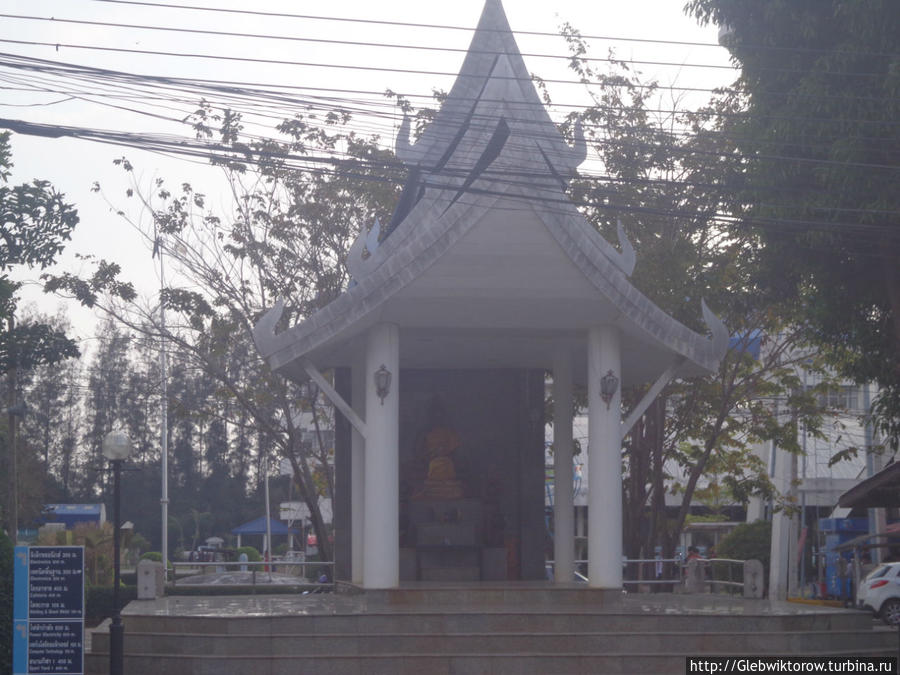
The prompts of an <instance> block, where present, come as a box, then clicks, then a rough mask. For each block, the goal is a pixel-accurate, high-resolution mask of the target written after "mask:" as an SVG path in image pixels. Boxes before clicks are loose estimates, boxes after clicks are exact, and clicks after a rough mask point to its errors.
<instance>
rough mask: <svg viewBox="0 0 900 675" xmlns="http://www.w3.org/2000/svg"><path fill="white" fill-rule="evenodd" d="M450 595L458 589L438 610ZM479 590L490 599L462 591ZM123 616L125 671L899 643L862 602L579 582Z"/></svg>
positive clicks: (637, 668)
mask: <svg viewBox="0 0 900 675" xmlns="http://www.w3.org/2000/svg"><path fill="white" fill-rule="evenodd" d="M407 591H409V592H407ZM451 591H455V592H457V593H459V594H460V596H459V597H457V598H456V602H454V603H448V606H441V605H440V604H439V603H438V602H437V601H438V600H441V601H445V600H447V599H448V596H447V595H446V594H447V593H450V592H451ZM484 593H487V594H488V596H489V598H490V601H489V602H488V601H486V602H481V601H477V600H474V599H472V597H470V596H472V594H475V595H477V596H478V597H483V594H484ZM463 596H464V597H463ZM473 597H474V596H473ZM585 597H586V598H587V600H588V601H586V600H585ZM529 598H530V599H531V600H532V601H534V602H533V604H529V603H528V602H526V600H527V599H529ZM617 600H618V603H617ZM660 602H663V603H668V606H669V610H668V611H667V610H666V609H665V608H664V605H660V604H659V603H660ZM551 603H552V604H551ZM654 603H656V604H654ZM123 614H124V616H123V620H124V623H125V655H126V656H125V672H127V673H129V675H142V674H144V673H153V674H154V675H156V674H157V673H162V674H163V675H222V673H228V674H229V675H231V674H233V673H237V674H241V673H247V674H248V675H280V674H281V673H291V675H295V674H297V673H299V674H303V673H315V675H329V674H333V675H344V674H350V675H373V674H375V675H377V674H378V673H390V674H391V675H405V674H406V673H415V674H416V675H421V674H425V675H431V674H437V675H441V674H442V673H446V674H447V675H451V674H452V675H457V674H463V675H464V674H467V673H491V674H496V673H511V674H513V673H514V674H519V673H523V674H525V675H527V674H528V673H541V674H544V675H546V674H550V675H552V674H554V673H568V674H579V673H592V674H593V673H609V674H617V673H664V674H665V673H683V672H685V658H686V657H687V656H697V655H705V656H734V655H754V656H760V655H766V654H768V655H785V654H790V655H819V656H820V655H847V656H866V655H868V656H892V655H895V654H896V645H897V637H896V633H895V632H894V631H890V630H883V629H874V630H873V625H874V624H873V621H872V618H871V616H870V615H869V614H867V613H864V612H852V611H846V610H841V609H835V610H820V609H817V608H814V609H811V610H807V609H803V610H797V609H796V608H792V607H790V606H786V605H784V604H782V605H781V606H779V607H773V606H771V605H770V604H767V603H752V602H751V603H742V602H734V601H728V602H726V603H725V604H723V602H722V600H721V599H715V598H693V599H690V598H689V599H684V598H668V599H663V600H662V601H660V600H659V599H655V600H654V599H652V598H649V599H645V598H641V597H638V598H631V599H630V600H629V602H627V603H624V602H622V601H621V599H619V598H617V597H612V596H609V595H608V594H606V595H604V594H603V593H600V594H596V595H594V596H593V597H592V596H591V594H590V592H588V593H584V590H583V589H578V594H571V595H570V594H568V593H567V592H565V590H564V591H563V592H562V593H560V592H559V591H555V592H553V593H550V594H548V593H545V592H543V591H540V590H539V589H538V590H537V592H533V591H532V589H522V588H517V589H512V591H510V589H509V588H502V587H498V588H495V589H492V588H485V587H481V588H478V589H452V588H438V589H434V588H431V589H404V590H403V591H400V592H396V591H389V592H384V593H378V592H375V593H371V592H367V594H366V595H364V596H361V597H360V596H354V597H351V598H350V599H349V600H348V598H347V597H341V596H340V595H334V596H331V597H327V598H326V597H316V598H310V597H308V596H306V597H302V596H301V597H290V596H286V597H280V598H276V599H269V598H255V597H243V598H242V597H231V598H230V597H220V598H215V599H199V598H191V599H182V598H167V599H164V600H161V601H156V602H150V603H146V604H141V603H139V602H138V603H132V604H131V605H129V607H128V608H127V609H126V611H125V612H124V613H123ZM105 630H108V628H107V627H106V626H105V625H104V626H102V627H101V630H98V631H97V632H95V633H94V635H93V638H92V651H91V653H90V654H88V655H87V656H86V672H87V673H89V674H100V673H105V672H107V665H108V658H109V656H108V646H109V636H108V633H106V632H104V631H105Z"/></svg>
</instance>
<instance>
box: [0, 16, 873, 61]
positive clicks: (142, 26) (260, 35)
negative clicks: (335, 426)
mask: <svg viewBox="0 0 900 675" xmlns="http://www.w3.org/2000/svg"><path fill="white" fill-rule="evenodd" d="M0 18H6V19H19V20H23V21H49V22H53V23H72V24H78V25H86V26H104V27H109V28H128V29H135V30H150V31H165V32H173V33H191V34H194V35H215V36H221V37H238V38H253V39H261V40H284V41H290V42H310V43H316V44H332V45H341V46H349V47H378V48H388V49H408V50H417V51H434V52H446V53H462V54H468V53H472V54H484V55H489V56H496V55H500V54H502V53H503V52H497V51H485V50H477V49H476V50H469V49H466V48H464V47H437V46H434V45H421V44H420V45H415V44H408V43H399V42H395V43H388V42H364V41H359V40H335V39H326V38H310V37H299V36H294V35H269V34H263V33H243V32H238V31H222V30H210V29H202V28H180V27H176V26H148V25H146V24H131V23H117V22H112V21H90V20H87V19H63V18H60V17H57V16H53V17H43V16H29V15H24V14H0ZM557 37H560V36H559V34H557ZM521 55H522V56H524V57H529V58H539V59H559V60H566V61H568V60H570V59H571V58H572V57H571V56H569V55H565V54H543V53H535V52H521ZM578 60H580V61H585V62H598V63H617V62H624V63H630V64H633V65H645V66H675V67H678V68H709V69H716V70H729V71H736V68H735V67H734V66H731V65H724V64H718V63H683V62H673V61H640V60H635V59H617V58H601V57H586V56H579V57H578ZM874 74H876V75H877V73H874Z"/></svg>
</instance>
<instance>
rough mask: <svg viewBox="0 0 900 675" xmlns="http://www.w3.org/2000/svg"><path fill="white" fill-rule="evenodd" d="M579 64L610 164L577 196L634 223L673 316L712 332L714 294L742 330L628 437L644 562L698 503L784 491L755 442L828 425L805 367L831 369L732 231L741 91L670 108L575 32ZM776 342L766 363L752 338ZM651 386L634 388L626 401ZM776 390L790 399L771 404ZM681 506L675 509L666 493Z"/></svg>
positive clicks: (608, 223)
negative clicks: (595, 59) (727, 224)
mask: <svg viewBox="0 0 900 675" xmlns="http://www.w3.org/2000/svg"><path fill="white" fill-rule="evenodd" d="M564 36H565V37H566V39H567V40H568V41H569V44H570V49H571V53H572V60H571V67H572V69H573V70H574V72H575V73H576V75H577V76H578V77H579V78H581V79H582V81H583V82H584V83H585V85H586V91H587V92H588V93H589V95H590V96H591V97H592V100H593V105H592V106H590V107H589V108H587V109H586V110H585V111H584V112H581V113H573V114H571V115H570V116H569V119H568V120H567V122H566V124H564V125H563V132H564V133H570V132H571V131H572V129H573V128H574V126H575V121H576V119H579V118H580V120H581V122H582V123H583V125H584V129H585V136H586V138H587V141H588V143H589V145H590V146H592V148H593V150H594V151H595V153H596V155H597V156H598V157H599V159H600V161H601V167H602V168H601V169H600V170H597V169H596V167H592V172H591V173H590V174H586V175H581V176H578V177H576V179H575V180H574V181H573V182H572V185H571V193H572V196H573V198H574V199H575V200H576V201H577V202H578V203H580V204H582V205H583V209H582V210H583V213H584V214H585V216H586V217H587V218H588V219H589V220H590V221H591V222H592V223H593V224H594V225H595V226H596V227H597V228H598V229H599V230H600V231H601V232H602V233H603V234H604V236H605V237H606V238H607V239H608V240H612V241H615V240H616V239H617V232H616V230H617V224H618V223H620V222H621V224H622V225H623V226H624V229H625V231H626V233H627V235H628V238H629V239H630V241H631V242H632V244H633V245H634V248H635V250H636V253H637V266H636V267H635V270H634V274H633V283H634V284H635V286H637V287H638V288H640V289H641V290H642V291H643V292H644V293H646V294H647V295H648V296H649V297H650V299H651V300H653V302H655V303H656V304H657V305H658V306H659V307H661V308H662V309H663V310H664V311H666V312H667V313H668V314H670V315H671V316H673V317H674V318H676V319H678V320H679V321H681V322H682V323H684V324H686V325H688V326H690V327H691V328H693V329H694V330H697V331H700V332H703V331H704V330H705V327H704V325H703V324H702V322H701V320H700V312H699V305H700V299H701V298H704V299H705V300H706V301H707V302H708V303H709V304H710V305H711V306H712V307H713V308H714V309H715V311H716V312H717V313H719V315H720V316H721V317H722V318H723V319H724V321H725V323H726V325H727V326H728V327H729V329H730V330H731V332H732V335H733V336H734V338H735V344H734V348H733V349H731V350H730V351H729V353H728V354H727V355H726V357H725V359H724V360H723V362H722V364H721V366H720V368H719V371H718V372H717V373H715V374H714V375H711V376H708V377H705V378H694V379H691V380H676V381H674V382H672V383H670V384H669V385H668V386H667V387H665V388H664V390H663V392H662V393H661V395H660V396H659V398H658V399H657V401H656V402H655V403H654V405H652V406H651V407H650V409H649V410H648V412H647V413H646V414H645V415H644V416H643V418H642V419H641V420H639V422H638V423H637V425H636V426H635V428H634V430H633V431H632V432H631V433H630V434H629V435H628V436H627V437H626V439H625V455H624V458H623V474H624V490H623V492H624V497H625V504H624V505H623V506H624V517H625V521H626V526H625V532H626V541H625V542H624V543H625V551H626V554H627V555H629V556H630V557H644V556H645V555H648V554H649V552H652V551H653V549H654V547H655V546H657V545H661V546H663V548H664V551H665V552H666V555H667V556H670V555H672V553H673V552H674V548H675V546H676V545H677V542H678V539H679V536H680V533H681V530H682V529H683V527H684V524H685V522H686V519H687V517H688V515H689V514H690V512H691V509H692V507H693V506H694V505H696V504H697V503H700V502H708V503H712V504H721V503H729V504H734V503H738V504H740V503H746V502H747V501H748V500H749V498H750V497H751V496H752V495H759V494H762V495H766V496H770V495H772V494H773V486H772V485H771V483H770V481H769V479H768V476H767V472H766V467H765V465H764V462H763V461H762V460H761V459H760V458H759V457H758V456H756V455H755V454H754V452H753V447H754V444H756V443H759V442H761V441H764V440H766V441H770V440H773V439H775V440H778V441H779V443H780V444H782V446H783V447H788V448H791V449H793V450H795V451H797V452H799V451H800V448H799V447H798V446H797V443H796V423H797V419H802V420H803V422H804V424H805V426H806V427H807V428H808V429H809V430H810V431H811V432H812V433H816V431H817V429H818V426H819V424H820V422H821V410H820V409H819V408H818V407H817V406H815V405H814V398H813V397H812V396H810V395H807V394H804V393H802V392H799V391H798V390H799V389H800V379H799V377H798V372H799V370H798V368H799V367H800V366H801V364H802V366H803V367H804V368H806V369H807V370H811V371H818V372H821V373H824V372H825V368H824V364H823V362H822V360H821V358H819V357H818V355H817V354H816V353H815V351H814V350H812V349H811V348H810V347H809V345H808V341H807V339H806V337H805V336H804V335H803V334H802V332H801V331H798V330H796V328H795V327H793V324H792V321H793V319H794V317H795V313H794V311H793V308H792V307H791V305H790V303H777V302H772V300H771V299H770V298H765V297H761V296H760V294H759V293H758V289H759V274H760V273H759V267H758V261H757V257H756V252H757V250H758V247H759V240H758V235H757V233H756V232H754V231H753V230H750V229H735V230H734V231H732V230H729V229H726V228H724V227H723V226H722V224H721V223H720V221H719V218H718V213H719V210H720V205H721V203H722V201H723V199H725V198H726V196H727V194H728V191H729V189H730V186H731V185H733V184H735V183H736V182H738V181H739V180H740V178H741V176H742V172H743V165H742V164H743V163H742V159H741V157H740V155H739V154H738V153H737V152H736V147H735V144H734V142H733V139H731V138H730V137H728V136H726V135H724V134H723V133H721V128H720V127H721V122H720V121H721V120H722V119H723V118H728V116H730V115H732V114H734V112H735V111H736V110H737V109H739V106H740V103H741V101H740V97H739V96H736V95H735V94H734V93H733V92H728V91H725V92H722V93H720V94H718V95H716V96H714V98H713V99H712V100H711V101H710V102H709V104H708V105H707V106H706V107H704V108H703V109H701V110H699V111H697V112H695V113H678V112H660V109H665V108H668V107H673V108H678V107H679V106H678V102H677V101H675V102H669V104H668V105H660V99H661V91H660V90H661V88H660V87H659V86H658V84H657V83H656V82H655V81H650V82H647V81H644V80H643V79H642V77H641V74H640V73H639V72H636V71H634V70H633V69H632V68H631V67H630V66H628V65H627V64H625V63H619V62H616V61H615V59H614V58H613V61H612V63H611V65H610V66H609V68H608V70H605V71H601V70H598V69H597V68H595V67H594V66H593V65H592V62H591V61H589V60H588V59H587V58H586V55H587V45H586V43H585V42H584V41H583V40H582V39H581V36H580V35H579V34H578V32H577V31H576V30H574V29H573V28H572V27H571V26H565V27H564ZM754 339H757V340H762V341H763V342H764V345H763V349H762V351H761V354H760V356H759V358H754V357H753V356H751V354H750V353H749V352H750V350H749V347H750V343H751V341H753V340H754ZM645 390H646V388H638V389H636V390H633V391H626V392H623V394H624V396H625V403H626V407H630V406H631V405H633V404H634V403H636V402H637V401H638V400H639V399H640V398H641V397H642V396H643V394H644V392H645ZM776 398H781V399H784V400H785V401H786V402H787V404H786V405H785V406H783V407H782V408H780V409H779V408H777V407H776V406H773V405H772V401H773V400H774V399H776ZM667 493H668V494H672V493H674V494H675V495H676V496H677V497H678V499H679V505H678V507H677V509H676V511H675V513H674V517H673V515H672V514H671V513H670V512H669V511H668V510H667V506H666V496H667Z"/></svg>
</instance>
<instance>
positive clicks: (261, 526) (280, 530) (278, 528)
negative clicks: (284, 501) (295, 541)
mask: <svg viewBox="0 0 900 675" xmlns="http://www.w3.org/2000/svg"><path fill="white" fill-rule="evenodd" d="M269 526H270V528H271V530H272V534H273V535H276V534H279V535H286V534H288V532H290V534H297V530H295V529H294V528H290V530H288V526H287V525H285V524H284V523H282V522H281V521H279V520H274V519H272V518H269ZM265 533H266V517H265V516H260V517H259V518H256V519H254V520H251V521H250V522H249V523H244V524H243V525H238V526H237V527H236V528H234V529H233V530H232V531H231V534H239V535H247V534H263V535H264V534H265Z"/></svg>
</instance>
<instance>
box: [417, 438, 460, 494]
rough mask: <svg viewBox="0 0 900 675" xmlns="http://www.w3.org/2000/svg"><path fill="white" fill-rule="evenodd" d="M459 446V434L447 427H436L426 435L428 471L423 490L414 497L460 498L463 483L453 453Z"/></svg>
mask: <svg viewBox="0 0 900 675" xmlns="http://www.w3.org/2000/svg"><path fill="white" fill-rule="evenodd" d="M458 447H459V436H458V435H457V433H456V432H455V431H453V430H452V429H448V428H447V427H435V428H434V429H432V430H431V431H429V432H428V433H427V434H426V435H425V457H426V458H427V459H428V472H427V474H426V477H425V484H424V485H423V487H422V490H421V491H420V492H418V493H417V494H415V495H413V499H460V498H462V496H463V487H462V483H461V482H460V481H458V480H457V479H456V466H455V465H454V463H453V458H452V455H453V453H454V452H455V451H456V449H457V448H458Z"/></svg>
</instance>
